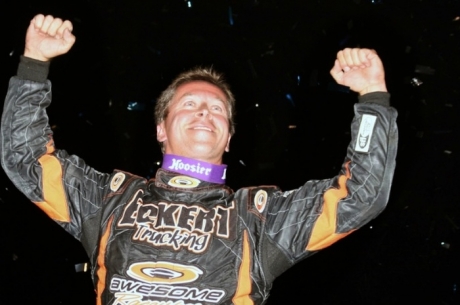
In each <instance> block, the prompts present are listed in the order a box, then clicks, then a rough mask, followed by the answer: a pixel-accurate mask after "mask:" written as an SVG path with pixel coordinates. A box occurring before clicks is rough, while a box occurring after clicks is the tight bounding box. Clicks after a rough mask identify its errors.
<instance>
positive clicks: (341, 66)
mask: <svg viewBox="0 0 460 305" xmlns="http://www.w3.org/2000/svg"><path fill="white" fill-rule="evenodd" d="M331 75H332V77H333V78H334V79H335V81H336V82H337V83H338V84H340V85H343V86H347V87H350V89H351V90H353V91H355V92H358V93H359V95H363V94H366V93H370V92H376V91H383V92H386V91H387V87H386V84H385V71H384V69H383V65H382V61H381V60H380V58H379V56H378V55H377V53H376V52H375V51H374V50H370V49H348V48H347V49H344V50H342V51H339V52H338V53H337V59H336V60H335V63H334V67H332V69H331Z"/></svg>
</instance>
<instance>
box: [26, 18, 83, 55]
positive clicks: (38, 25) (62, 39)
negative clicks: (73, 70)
mask: <svg viewBox="0 0 460 305" xmlns="http://www.w3.org/2000/svg"><path fill="white" fill-rule="evenodd" d="M72 29H73V27H72V23H71V22H70V21H68V20H65V21H63V20H62V19H59V18H54V17H53V16H51V15H48V16H46V17H45V16H43V15H37V16H35V17H34V18H33V19H32V20H31V21H30V25H29V28H28V29H27V34H26V46H25V50H24V56H27V57H30V58H33V59H37V60H41V61H49V60H50V59H51V58H54V57H56V56H59V55H62V54H65V53H67V52H68V51H69V50H70V48H71V47H72V46H73V44H74V43H75V36H74V35H73V34H72Z"/></svg>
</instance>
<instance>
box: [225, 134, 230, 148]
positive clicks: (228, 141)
mask: <svg viewBox="0 0 460 305" xmlns="http://www.w3.org/2000/svg"><path fill="white" fill-rule="evenodd" d="M231 138H232V136H230V135H229V136H228V140H227V146H225V151H226V152H229V151H230V139H231Z"/></svg>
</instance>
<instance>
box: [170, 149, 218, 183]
mask: <svg viewBox="0 0 460 305" xmlns="http://www.w3.org/2000/svg"><path fill="white" fill-rule="evenodd" d="M161 168H163V169H165V170H169V171H173V172H176V173H179V174H183V175H187V176H191V177H193V178H197V179H200V180H203V181H207V182H212V183H218V184H225V174H226V171H227V165H225V164H222V165H216V164H211V163H207V162H204V161H199V160H195V159H190V158H186V157H182V156H177V155H169V154H164V155H163V164H162V165H161Z"/></svg>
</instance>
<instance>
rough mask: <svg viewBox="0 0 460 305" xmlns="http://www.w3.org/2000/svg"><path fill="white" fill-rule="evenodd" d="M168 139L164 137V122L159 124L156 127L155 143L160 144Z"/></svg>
mask: <svg viewBox="0 0 460 305" xmlns="http://www.w3.org/2000/svg"><path fill="white" fill-rule="evenodd" d="M167 139H168V137H167V136H166V129H165V122H164V121H163V122H161V123H160V124H158V125H157V141H158V142H160V143H162V142H164V141H166V140H167Z"/></svg>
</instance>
